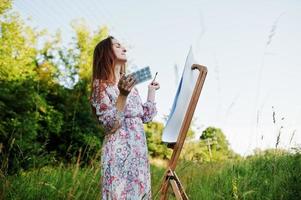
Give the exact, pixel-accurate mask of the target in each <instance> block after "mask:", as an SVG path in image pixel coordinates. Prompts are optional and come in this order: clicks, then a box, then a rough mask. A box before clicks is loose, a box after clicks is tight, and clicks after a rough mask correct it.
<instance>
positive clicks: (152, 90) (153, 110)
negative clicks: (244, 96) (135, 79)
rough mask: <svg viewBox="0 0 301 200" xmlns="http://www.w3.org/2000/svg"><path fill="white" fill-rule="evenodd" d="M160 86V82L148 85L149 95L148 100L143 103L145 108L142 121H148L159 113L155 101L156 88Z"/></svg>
mask: <svg viewBox="0 0 301 200" xmlns="http://www.w3.org/2000/svg"><path fill="white" fill-rule="evenodd" d="M159 88H160V85H159V83H158V82H152V83H151V84H149V85H148V95H147V101H146V102H145V103H144V104H142V108H143V116H142V122H143V123H147V122H150V121H152V120H153V118H154V117H155V116H156V114H157V107H156V103H155V96H156V90H158V89H159Z"/></svg>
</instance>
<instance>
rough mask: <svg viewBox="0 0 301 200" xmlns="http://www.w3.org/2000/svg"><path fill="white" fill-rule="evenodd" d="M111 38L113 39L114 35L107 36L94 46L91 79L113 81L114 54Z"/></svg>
mask: <svg viewBox="0 0 301 200" xmlns="http://www.w3.org/2000/svg"><path fill="white" fill-rule="evenodd" d="M112 39H114V37H112V36H108V37H107V38H106V39H104V40H102V41H100V42H99V43H98V44H97V45H96V46H95V49H94V54H93V70H92V81H93V80H94V79H100V80H102V81H105V82H115V76H114V66H115V63H114V62H115V58H116V56H115V54H114V52H113V48H112Z"/></svg>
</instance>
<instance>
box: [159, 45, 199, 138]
mask: <svg viewBox="0 0 301 200" xmlns="http://www.w3.org/2000/svg"><path fill="white" fill-rule="evenodd" d="M192 64H196V62H195V60H194V57H193V53H192V47H190V50H189V53H188V56H187V58H186V63H185V67H184V69H183V73H182V77H181V81H180V83H179V86H178V89H177V93H176V96H175V98H174V102H173V106H172V109H171V112H170V114H169V118H168V120H167V122H166V125H165V128H164V130H163V135H162V141H163V142H166V143H175V142H177V139H178V136H179V133H180V129H181V126H182V124H183V121H184V117H185V114H186V111H187V108H188V105H189V102H190V99H191V96H192V93H193V90H194V86H195V84H196V81H197V78H198V75H199V71H198V70H191V66H192Z"/></svg>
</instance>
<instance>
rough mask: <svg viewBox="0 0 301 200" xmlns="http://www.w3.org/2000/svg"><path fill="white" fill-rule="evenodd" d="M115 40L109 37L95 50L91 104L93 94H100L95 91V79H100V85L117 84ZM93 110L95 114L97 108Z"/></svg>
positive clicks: (123, 69)
mask: <svg viewBox="0 0 301 200" xmlns="http://www.w3.org/2000/svg"><path fill="white" fill-rule="evenodd" d="M113 39H114V37H113V36H108V37H107V38H106V39H104V40H102V41H100V42H99V43H98V44H97V45H96V46H95V48H94V53H93V69H92V80H91V93H90V98H89V100H90V103H91V100H92V94H93V92H100V91H94V87H93V83H94V80H95V79H98V80H99V82H100V83H105V84H115V82H116V78H115V71H114V70H115V69H114V66H115V60H116V55H115V54H114V51H113V48H112V40H113ZM121 71H122V72H124V71H125V66H122V69H121ZM100 88H103V87H100ZM103 89H104V88H103ZM96 96H98V95H96ZM92 110H93V113H94V114H95V108H93V106H92Z"/></svg>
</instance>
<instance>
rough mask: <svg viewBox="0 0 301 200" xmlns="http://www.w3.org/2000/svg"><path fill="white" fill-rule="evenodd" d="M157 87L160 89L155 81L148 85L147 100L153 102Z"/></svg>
mask: <svg viewBox="0 0 301 200" xmlns="http://www.w3.org/2000/svg"><path fill="white" fill-rule="evenodd" d="M158 89H160V84H159V83H158V82H156V81H153V82H151V83H150V84H149V85H148V95H147V100H148V101H151V102H155V96H156V90H158Z"/></svg>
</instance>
